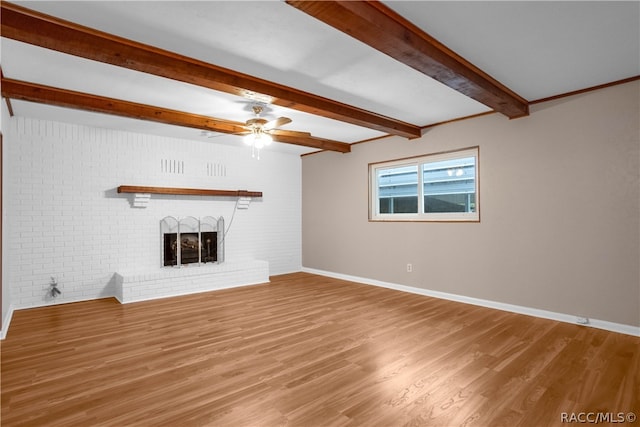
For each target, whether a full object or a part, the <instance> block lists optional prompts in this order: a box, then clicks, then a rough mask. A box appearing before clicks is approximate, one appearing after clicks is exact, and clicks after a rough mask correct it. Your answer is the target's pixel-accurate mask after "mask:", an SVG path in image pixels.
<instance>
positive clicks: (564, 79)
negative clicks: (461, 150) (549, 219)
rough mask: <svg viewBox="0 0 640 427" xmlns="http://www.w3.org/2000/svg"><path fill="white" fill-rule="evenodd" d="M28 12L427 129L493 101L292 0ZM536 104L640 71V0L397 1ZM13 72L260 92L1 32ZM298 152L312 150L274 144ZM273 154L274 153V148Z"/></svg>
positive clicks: (136, 85) (146, 127) (220, 103)
mask: <svg viewBox="0 0 640 427" xmlns="http://www.w3.org/2000/svg"><path fill="white" fill-rule="evenodd" d="M15 3H17V4H19V5H21V6H24V7H27V8H30V9H34V10H37V11H40V12H44V13H47V14H50V15H54V16H56V17H59V18H62V19H66V20H69V21H73V22H76V23H79V24H82V25H85V26H89V27H93V28H96V29H99V30H102V31H105V32H108V33H112V34H116V35H118V36H121V37H125V38H129V39H132V40H135V41H138V42H142V43H145V44H149V45H152V46H156V47H160V48H163V49H166V50H169V51H173V52H177V53H180V54H182V55H186V56H190V57H193V58H197V59H200V60H204V61H206V62H209V63H212V64H215V65H218V66H222V67H226V68H230V69H232V70H235V71H239V72H242V73H246V74H249V75H253V76H256V77H260V78H263V79H267V80H271V81H274V82H276V83H279V84H283V85H286V86H290V87H293V88H297V89H301V90H304V91H306V92H310V93H313V94H316V95H320V96H323V97H326V98H330V99H334V100H337V101H340V102H343V103H346V104H349V105H353V106H356V107H360V108H363V109H365V110H368V111H372V112H375V113H379V114H382V115H385V116H388V117H392V118H395V119H399V120H402V121H405V122H409V123H412V124H414V125H418V126H426V125H430V124H434V123H439V122H443V121H447V120H451V119H456V118H460V117H466V116H470V115H474V114H478V113H482V112H486V111H490V108H488V107H486V106H485V105H482V104H480V103H478V102H477V101H475V100H473V99H471V98H467V97H466V96H464V95H462V94H460V93H458V92H456V91H454V90H453V89H450V88H448V87H446V86H444V85H442V84H441V83H438V82H436V81H435V80H433V79H431V78H429V77H427V76H425V75H423V74H420V73H419V72H417V71H415V70H413V69H411V68H409V67H408V66H406V65H404V64H401V63H400V62H398V61H396V60H394V59H392V58H390V57H388V56H386V55H384V54H382V53H380V52H378V51H376V50H374V49H373V48H371V47H369V46H367V45H365V44H363V43H362V42H360V41H357V40H355V39H353V38H351V37H350V36H348V35H346V34H344V33H341V32H339V31H337V30H335V29H333V28H332V27H329V26H328V25H326V24H324V23H322V22H320V21H318V20H316V19H315V18H312V17H310V16H308V15H306V14H305V13H303V12H301V11H299V10H297V9H295V8H293V7H291V6H289V5H287V4H286V3H284V2H281V1H259V2H248V1H195V2H187V1H71V2H66V1H43V2H42V1H41V2H36V1H18V2H15ZM384 3H385V4H386V5H387V6H389V7H390V8H392V9H394V10H395V11H396V12H398V13H400V14H401V15H403V16H404V17H405V18H407V19H408V20H409V21H411V22H412V23H413V24H415V25H417V26H419V27H420V28H422V29H423V30H424V31H425V32H427V33H429V34H430V35H431V36H433V37H435V38H436V39H438V40H439V41H440V42H442V43H443V44H445V45H446V46H447V47H449V48H450V49H452V50H454V51H455V52H457V53H458V54H459V55H461V56H462V57H464V58H465V59H467V60H468V61H470V62H471V63H473V64H474V65H476V66H477V67H479V68H480V69H482V70H483V71H485V72H486V73H488V74H489V75H491V76H492V77H494V78H496V79H497V80H498V81H500V82H501V83H502V84H504V85H505V86H507V87H508V88H509V89H511V90H512V91H514V92H516V93H517V94H518V95H520V96H521V97H523V98H525V99H527V100H529V101H532V100H536V99H541V98H546V97H549V96H553V95H558V94H562V93H566V92H570V91H574V90H579V89H584V88H588V87H592V86H596V85H600V84H605V83H609V82H613V81H616V80H620V79H624V78H628V77H633V76H638V75H640V2H638V1H626V2H594V1H586V2H582V1H569V2H553V1H534V2H522V1H516V2H509V1H496V2H485V1H472V2H458V1H448V2H436V1H386V2H384ZM0 52H1V55H2V56H1V64H0V65H1V66H2V70H3V73H4V75H5V77H8V78H12V79H17V80H24V81H29V82H33V83H40V84H45V85H49V86H55V87H59V88H64V89H71V90H77V91H81V92H87V93H91V94H97V95H103V96H107V97H111V98H119V99H123V100H127V101H134V102H139V103H143V104H149V105H156V106H160V107H165V108H170V109H174V110H180V111H184V112H191V113H197V114H202V115H208V116H212V117H217V118H222V119H227V120H234V121H240V122H244V121H245V120H247V119H248V118H250V117H251V112H250V109H249V108H248V106H249V103H250V102H251V101H250V100H248V99H244V98H240V97H237V96H233V95H229V94H226V93H221V92H217V91H213V90H210V89H206V88H202V87H198V86H193V85H190V84H187V83H180V82H176V81H173V80H168V79H164V78H161V77H157V76H152V75H148V74H143V73H140V72H137V71H131V70H128V69H124V68H119V67H115V66H111V65H106V64H103V63H98V62H93V61H90V60H86V59H81V58H77V57H73V56H70V55H65V54H61V53H57V52H53V51H49V50H46V49H43V48H39V47H35V46H31V45H28V44H24V43H21V42H17V41H13V40H9V39H6V38H2V44H1V51H0ZM12 106H13V110H14V113H15V114H16V115H18V116H28V117H36V118H46V119H53V120H59V121H65V122H73V123H78V124H89V125H95V126H100V127H107V128H115V129H121V130H129V131H134V132H144V133H151V134H160V135H169V136H175V137H180V138H189V139H197V140H207V141H211V142H212V143H225V144H239V143H240V142H241V139H240V138H239V137H237V136H230V135H218V136H216V137H215V138H211V139H206V137H204V136H202V134H201V132H200V131H199V130H194V129H188V128H178V127H175V126H168V125H161V124H156V123H151V122H143V121H139V120H133V119H124V118H120V117H116V116H108V115H104V114H97V113H89V112H83V111H78V110H71V109H66V108H60V107H52V106H46V105H41V104H35V103H29V102H24V101H16V100H13V101H12ZM269 109H270V111H268V112H267V115H266V117H267V118H275V117H278V116H286V117H290V118H291V119H293V122H292V123H291V124H289V125H287V126H286V128H285V129H288V130H296V131H307V132H311V133H312V134H313V135H314V136H318V137H322V138H328V139H333V140H337V141H342V142H348V143H353V142H357V141H362V140H366V139H370V138H375V137H378V136H382V135H384V134H383V133H381V132H379V131H376V130H372V129H367V128H364V127H360V126H355V125H351V124H347V123H343V122H338V121H336V120H332V119H327V118H322V117H318V116H313V115H311V114H307V113H303V112H300V111H296V110H291V109H286V108H283V107H278V106H270V107H269ZM276 146H277V147H274V149H279V150H285V151H289V152H294V153H306V152H310V151H314V149H309V148H305V147H298V146H292V145H286V144H276ZM270 149H271V148H270Z"/></svg>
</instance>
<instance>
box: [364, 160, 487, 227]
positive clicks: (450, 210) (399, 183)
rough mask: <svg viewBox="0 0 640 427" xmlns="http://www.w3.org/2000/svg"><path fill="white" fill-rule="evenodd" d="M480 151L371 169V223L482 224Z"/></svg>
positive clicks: (385, 163)
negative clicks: (453, 222)
mask: <svg viewBox="0 0 640 427" xmlns="http://www.w3.org/2000/svg"><path fill="white" fill-rule="evenodd" d="M478 152H479V149H478V147H473V148H467V149H464V150H459V151H451V152H446V153H438V154H430V155H426V156H421V157H413V158H410V159H401V160H394V161H390V162H384V163H373V164H370V165H369V187H370V189H369V194H370V195H371V196H370V206H369V219H371V220H374V221H479V220H480V206H479V198H478Z"/></svg>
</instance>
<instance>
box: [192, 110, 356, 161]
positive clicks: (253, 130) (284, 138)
mask: <svg viewBox="0 0 640 427" xmlns="http://www.w3.org/2000/svg"><path fill="white" fill-rule="evenodd" d="M250 108H251V111H253V113H254V117H253V118H251V119H249V120H247V121H246V122H245V123H242V122H232V121H228V120H222V119H215V120H219V121H221V122H226V124H229V125H232V126H233V127H234V128H235V129H234V130H233V131H230V129H229V130H227V129H224V130H223V129H220V130H215V131H214V130H211V129H207V130H204V129H203V130H202V131H201V135H202V136H204V137H207V138H217V137H221V136H224V135H225V134H226V135H238V136H244V142H245V143H246V144H247V145H249V146H251V154H252V156H253V157H254V158H255V157H257V158H258V159H260V150H261V149H262V148H263V147H265V146H267V145H269V144H271V142H273V141H276V142H280V143H285V144H295V145H301V146H305V147H311V148H317V149H320V150H332V151H338V152H341V153H348V152H349V151H351V147H350V144H348V143H345V142H339V141H332V140H329V139H324V138H318V137H314V136H312V135H311V133H310V132H300V131H295V130H283V129H280V128H281V127H282V126H284V125H287V124H289V123H291V122H292V120H291V119H290V118H288V117H279V118H277V119H274V120H267V119H266V118H264V117H262V116H261V114H262V113H263V112H265V111H268V110H269V106H268V104H264V103H257V102H254V103H251V104H250ZM238 128H240V129H243V130H241V131H238V130H237V129H238Z"/></svg>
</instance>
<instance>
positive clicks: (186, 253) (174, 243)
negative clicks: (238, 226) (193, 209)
mask: <svg viewBox="0 0 640 427" xmlns="http://www.w3.org/2000/svg"><path fill="white" fill-rule="evenodd" d="M160 234H161V239H162V266H163V267H179V266H183V265H188V264H198V265H199V264H207V263H221V262H223V261H224V218H222V217H220V218H214V217H204V218H202V219H197V218H195V217H186V218H183V219H180V220H178V219H177V218H175V217H172V216H168V217H165V218H164V219H163V220H162V221H160Z"/></svg>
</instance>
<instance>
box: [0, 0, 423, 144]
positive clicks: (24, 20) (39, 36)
mask: <svg viewBox="0 0 640 427" xmlns="http://www.w3.org/2000/svg"><path fill="white" fill-rule="evenodd" d="M0 8H1V9H0V11H1V13H2V22H1V32H2V37H7V38H10V39H13V40H18V41H21V42H24V43H29V44H32V45H35V46H40V47H44V48H47V49H52V50H56V51H59V52H63V53H67V54H70V55H75V56H78V57H81V58H86V59H90V60H94V61H99V62H103V63H107V64H111V65H116V66H119V67H124V68H128V69H131V70H136V71H140V72H144V73H148V74H153V75H156V76H161V77H165V78H169V79H173V80H177V81H181V82H186V83H190V84H194V85H198V86H202V87H206V88H209V89H214V90H218V91H221V92H226V93H231V94H234V95H238V96H242V97H246V98H252V99H255V98H256V97H259V98H260V99H264V98H267V99H269V101H270V102H271V103H273V104H275V105H280V106H282V107H286V108H292V109H295V110H299V111H304V112H306V113H310V114H315V115H318V116H323V117H328V118H331V119H335V120H340V121H343V122H347V123H351V124H354V125H358V126H363V127H367V128H371V129H375V130H378V131H381V132H385V133H388V134H392V135H399V136H404V137H407V138H418V137H420V136H421V134H422V132H421V129H420V128H419V127H418V126H416V125H412V124H409V123H405V122H403V121H400V120H396V119H393V118H389V117H386V116H383V115H380V114H376V113H372V112H370V111H366V110H363V109H361V108H358V107H354V106H350V105H347V104H343V103H340V102H337V101H333V100H330V99H327V98H324V97H321V96H317V95H314V94H311V93H307V92H303V91H301V90H297V89H294V88H290V87H287V86H283V85H280V84H277V83H273V82H270V81H267V80H263V79H259V78H257V77H253V76H250V75H247V74H243V73H239V72H236V71H233V70H229V69H226V68H222V67H218V66H216V65H213V64H209V63H206V62H203V61H200V60H197V59H193V58H189V57H186V56H183V55H179V54H177V53H174V52H169V51H166V50H163V49H159V48H156V47H153V46H149V45H145V44H142V43H138V42H135V41H133V40H128V39H125V38H122V37H118V36H115V35H112V34H108V33H104V32H102V31H98V30H95V29H92V28H88V27H84V26H82V25H78V24H75V23H72V22H69V21H65V20H62V19H59V18H56V17H53V16H49V15H46V14H43V13H39V12H36V11H33V10H30V9H27V8H24V7H21V6H18V5H15V4H11V3H8V2H5V1H3V2H2V3H1V4H0Z"/></svg>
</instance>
